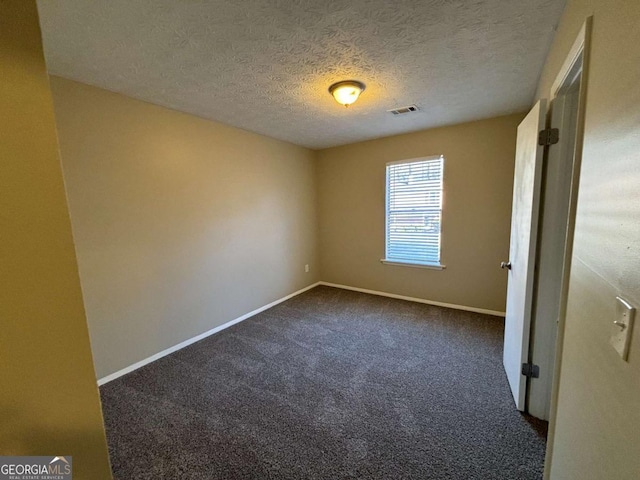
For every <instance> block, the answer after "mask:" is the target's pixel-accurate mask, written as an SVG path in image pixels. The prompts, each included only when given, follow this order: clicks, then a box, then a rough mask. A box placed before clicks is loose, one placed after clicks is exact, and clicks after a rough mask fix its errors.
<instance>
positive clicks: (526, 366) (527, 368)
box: [522, 363, 540, 378]
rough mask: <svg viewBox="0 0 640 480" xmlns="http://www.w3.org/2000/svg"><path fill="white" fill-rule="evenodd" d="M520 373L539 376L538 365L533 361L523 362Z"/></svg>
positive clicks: (531, 376)
mask: <svg viewBox="0 0 640 480" xmlns="http://www.w3.org/2000/svg"><path fill="white" fill-rule="evenodd" d="M522 375H524V376H525V377H529V378H538V377H539V376H540V367H538V365H534V364H533V363H523V364H522Z"/></svg>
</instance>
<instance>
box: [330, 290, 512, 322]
mask: <svg viewBox="0 0 640 480" xmlns="http://www.w3.org/2000/svg"><path fill="white" fill-rule="evenodd" d="M318 284H319V285H326V286H327V287H335V288H342V289H344V290H353V291H354V292H362V293H370V294H371V295H379V296H381V297H390V298H398V299H400V300H408V301H410V302H417V303H426V304H427V305H436V306H438V307H446V308H455V309H456V310H465V311H467V312H475V313H484V314H486V315H494V316H496V317H504V316H505V312H498V311H496V310H487V309H484V308H476V307H467V306H466V305H455V304H453V303H444V302H436V301H433V300H425V299H424V298H416V297H407V296H405V295H396V294H395V293H387V292H379V291H377V290H368V289H366V288H358V287H350V286H348V285H340V284H338V283H329V282H318Z"/></svg>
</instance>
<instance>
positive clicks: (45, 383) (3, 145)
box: [0, 0, 111, 480]
mask: <svg viewBox="0 0 640 480" xmlns="http://www.w3.org/2000/svg"><path fill="white" fill-rule="evenodd" d="M0 126H1V127H0V130H1V132H2V133H1V134H0V135H1V138H2V141H0V159H1V160H0V237H1V239H2V241H1V243H0V245H1V246H2V248H1V250H0V265H2V267H1V268H0V283H1V285H2V288H0V322H1V323H2V332H1V333H0V455H51V456H54V455H72V456H73V465H74V472H73V473H74V477H73V478H77V479H87V480H96V479H97V480H100V479H109V478H111V473H110V469H109V461H108V456H107V447H106V441H105V436H104V428H103V426H102V414H101V412H100V402H99V397H98V390H97V387H96V377H95V373H94V370H93V364H92V360H91V350H90V346H89V336H88V333H87V324H86V320H85V313H84V308H83V304H82V295H81V291H80V282H79V279H78V269H77V264H76V257H75V253H74V248H73V239H72V236H71V225H70V223H69V214H68V211H67V202H66V198H65V192H64V185H63V181H62V172H61V168H60V160H59V157H58V144H57V140H56V132H55V124H54V116H53V105H52V103H51V92H50V90H49V84H48V79H47V73H46V71H45V65H44V58H43V55H42V43H41V40H40V30H39V26H38V17H37V12H36V4H35V1H24V0H5V1H3V2H0Z"/></svg>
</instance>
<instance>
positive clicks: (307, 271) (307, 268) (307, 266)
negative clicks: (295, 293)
mask: <svg viewBox="0 0 640 480" xmlns="http://www.w3.org/2000/svg"><path fill="white" fill-rule="evenodd" d="M304 271H305V273H309V264H308V263H307V264H306V265H305V266H304Z"/></svg>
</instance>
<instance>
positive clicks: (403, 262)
mask: <svg viewBox="0 0 640 480" xmlns="http://www.w3.org/2000/svg"><path fill="white" fill-rule="evenodd" d="M434 160H441V161H442V175H441V178H440V191H441V194H440V229H439V231H438V257H439V258H438V261H437V262H424V261H420V260H417V259H416V260H412V259H394V258H393V257H389V254H388V252H389V186H390V185H389V167H390V166H393V165H399V164H409V163H419V162H428V161H434ZM443 196H444V155H434V156H430V157H420V158H413V159H409V160H397V161H394V162H388V163H387V164H386V166H385V208H384V211H385V220H384V222H385V228H384V233H385V258H383V259H381V260H380V261H381V262H382V263H384V264H386V265H398V266H405V267H415V268H428V269H433V270H443V269H444V268H446V266H445V265H443V264H442V203H443Z"/></svg>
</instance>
